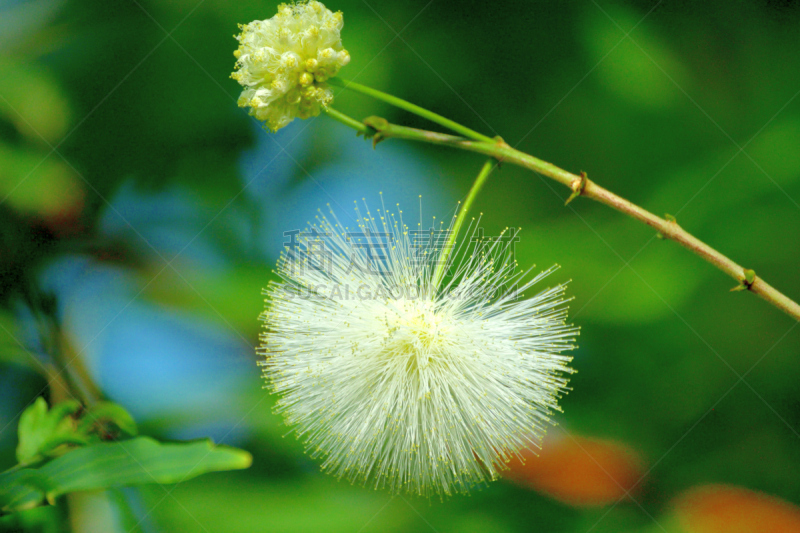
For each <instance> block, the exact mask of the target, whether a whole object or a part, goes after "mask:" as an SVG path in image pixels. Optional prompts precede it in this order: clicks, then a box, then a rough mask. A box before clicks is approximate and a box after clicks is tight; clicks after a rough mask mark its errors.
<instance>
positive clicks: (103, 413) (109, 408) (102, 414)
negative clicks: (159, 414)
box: [78, 402, 139, 438]
mask: <svg viewBox="0 0 800 533" xmlns="http://www.w3.org/2000/svg"><path fill="white" fill-rule="evenodd" d="M109 424H113V426H114V427H115V428H116V429H119V431H120V432H121V433H122V434H123V435H124V436H127V437H135V436H136V435H138V434H139V430H138V429H137V428H136V422H135V421H134V420H133V417H132V416H131V415H130V413H128V411H126V410H125V408H123V407H122V406H121V405H118V404H116V403H113V402H97V403H95V404H94V405H92V406H91V407H90V408H88V409H87V410H86V412H85V413H84V414H83V416H82V417H81V420H80V422H79V423H78V432H79V433H83V434H88V433H90V432H95V433H98V434H99V435H100V437H101V438H105V437H106V436H108V435H109V433H111V436H113V431H114V427H111V428H109V427H108V425H109Z"/></svg>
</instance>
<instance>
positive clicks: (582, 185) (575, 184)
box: [564, 170, 589, 206]
mask: <svg viewBox="0 0 800 533" xmlns="http://www.w3.org/2000/svg"><path fill="white" fill-rule="evenodd" d="M588 179H589V175H588V174H586V172H584V171H582V170H581V177H580V178H578V179H575V180H573V181H572V185H570V188H571V189H572V194H570V195H569V198H567V201H566V202H564V206H567V205H569V203H570V202H571V201H572V200H574V199H575V198H577V197H578V196H580V195H581V194H583V191H584V189H586V181H587V180H588Z"/></svg>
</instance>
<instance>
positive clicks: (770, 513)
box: [676, 485, 800, 533]
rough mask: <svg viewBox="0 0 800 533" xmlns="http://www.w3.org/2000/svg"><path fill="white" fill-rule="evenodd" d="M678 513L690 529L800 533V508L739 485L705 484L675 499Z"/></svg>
mask: <svg viewBox="0 0 800 533" xmlns="http://www.w3.org/2000/svg"><path fill="white" fill-rule="evenodd" d="M676 508H677V511H678V516H679V518H680V519H681V521H682V522H683V525H684V526H685V527H686V528H687V530H688V531H689V532H691V533H723V532H724V533H761V532H763V533H790V532H791V533H797V532H798V531H800V508H798V507H796V506H794V505H792V504H790V503H788V502H785V501H783V500H780V499H778V498H775V497H773V496H768V495H766V494H763V493H760V492H755V491H751V490H747V489H743V488H739V487H731V486H725V485H706V486H703V487H698V488H695V489H692V490H689V491H687V492H684V493H683V494H682V495H681V496H679V497H678V499H677V500H676Z"/></svg>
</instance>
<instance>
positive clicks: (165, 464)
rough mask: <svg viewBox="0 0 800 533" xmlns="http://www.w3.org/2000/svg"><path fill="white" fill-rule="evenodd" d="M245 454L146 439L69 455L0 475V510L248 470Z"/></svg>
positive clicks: (201, 443) (206, 442) (203, 443)
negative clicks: (93, 492)
mask: <svg viewBox="0 0 800 533" xmlns="http://www.w3.org/2000/svg"><path fill="white" fill-rule="evenodd" d="M251 462H252V457H251V456H250V454H249V453H247V452H246V451H244V450H240V449H237V448H231V447H228V446H215V445H214V444H213V443H212V442H211V441H210V440H203V441H193V442H186V443H168V444H162V443H159V442H158V441H155V440H153V439H151V438H149V437H137V438H135V439H131V440H127V441H120V442H113V443H98V444H91V445H89V446H85V447H83V448H79V449H76V450H73V451H71V452H69V453H67V454H65V455H63V456H61V457H58V458H57V459H53V460H52V461H50V462H48V463H47V464H45V465H44V466H42V467H41V468H38V469H35V468H26V469H22V470H15V471H10V472H6V473H4V474H0V509H2V510H3V511H13V510H18V509H24V508H29V507H33V506H35V505H38V504H41V503H42V502H44V501H45V499H46V500H48V501H50V502H53V501H54V500H55V498H57V497H58V496H61V495H63V494H67V493H69V492H75V491H83V490H100V489H108V488H112V487H124V486H129V485H141V484H147V483H159V484H168V483H179V482H181V481H185V480H187V479H191V478H193V477H196V476H199V475H200V474H204V473H207V472H217V471H223V470H239V469H243V468H247V467H249V466H250V464H251Z"/></svg>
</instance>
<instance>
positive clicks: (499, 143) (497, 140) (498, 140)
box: [494, 135, 511, 169]
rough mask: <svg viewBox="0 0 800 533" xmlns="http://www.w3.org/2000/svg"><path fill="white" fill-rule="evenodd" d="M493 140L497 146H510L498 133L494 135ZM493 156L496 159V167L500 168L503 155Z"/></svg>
mask: <svg viewBox="0 0 800 533" xmlns="http://www.w3.org/2000/svg"><path fill="white" fill-rule="evenodd" d="M494 141H495V144H496V145H497V147H498V148H511V147H510V146H509V145H508V144H507V143H506V142H505V141H504V140H503V138H502V137H500V136H499V135H497V136H495V137H494ZM494 158H495V159H497V168H498V169H499V168H502V166H503V160H504V159H505V156H502V155H495V156H494Z"/></svg>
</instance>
